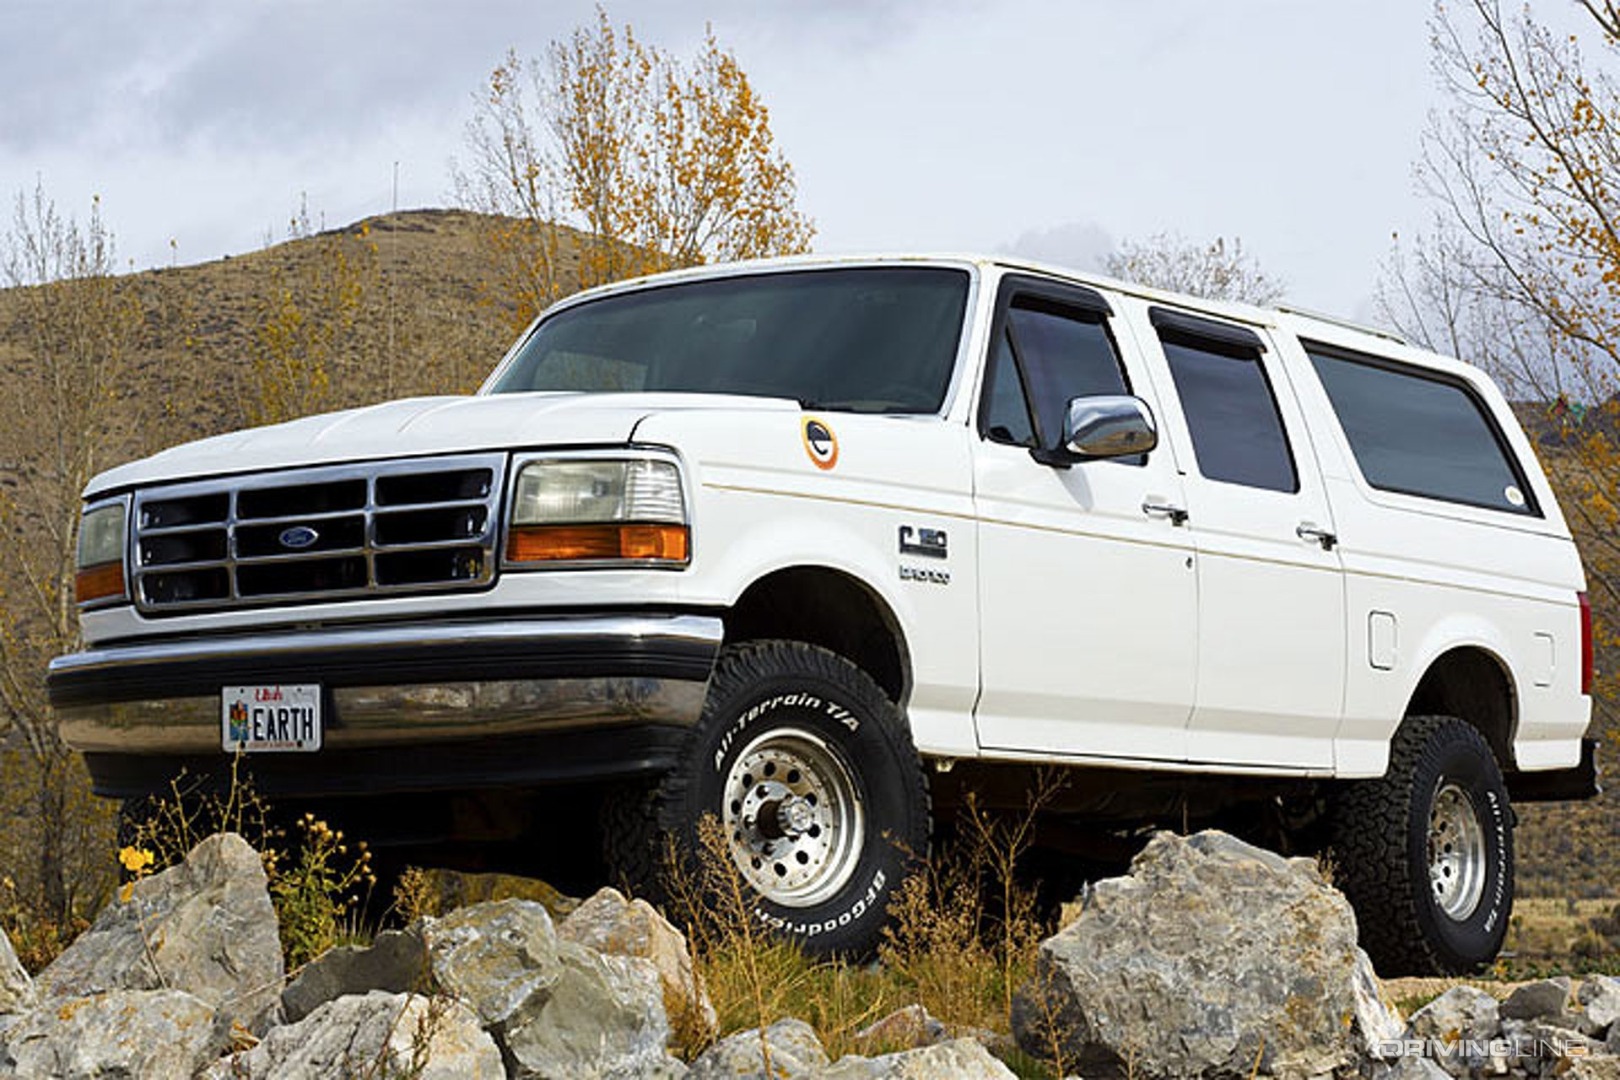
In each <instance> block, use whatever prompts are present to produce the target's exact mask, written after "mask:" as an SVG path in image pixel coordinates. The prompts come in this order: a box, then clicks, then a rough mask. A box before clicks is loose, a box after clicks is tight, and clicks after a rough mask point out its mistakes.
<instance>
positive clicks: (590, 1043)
mask: <svg viewBox="0 0 1620 1080" xmlns="http://www.w3.org/2000/svg"><path fill="white" fill-rule="evenodd" d="M557 959H558V962H559V963H558V966H559V969H560V970H559V973H558V978H557V980H556V982H555V983H553V984H552V985H551V986H550V987H549V989H548V990H545V991H539V992H536V993H534V994H532V995H531V996H530V998H529V999H528V1000H527V1001H526V1002H525V1003H524V1004H523V1006H522V1007H520V1008H519V1009H518V1010H517V1011H516V1012H514V1013H513V1014H512V1015H511V1016H510V1017H509V1018H508V1019H507V1020H506V1022H505V1024H504V1026H503V1029H502V1030H501V1032H500V1033H499V1034H498V1036H497V1037H498V1038H499V1039H500V1041H501V1046H502V1048H503V1049H504V1050H505V1052H506V1054H507V1056H508V1058H509V1059H510V1061H511V1062H512V1064H513V1068H512V1070H511V1075H512V1077H513V1078H514V1080H530V1078H533V1080H568V1078H572V1077H679V1076H683V1075H685V1073H686V1066H685V1065H683V1064H681V1063H680V1062H679V1061H678V1060H676V1059H675V1058H673V1057H671V1056H670V1055H669V1052H668V1050H667V1049H666V1048H665V1047H666V1045H667V1044H668V1042H669V1037H670V1026H669V1017H668V1015H667V1014H666V1013H665V1012H664V988H663V984H662V983H661V982H660V981H659V978H658V969H657V968H655V967H653V965H652V963H651V962H650V961H647V960H642V959H640V958H639V957H633V956H604V955H603V954H601V953H599V952H595V951H593V950H591V949H587V948H585V947H584V946H582V945H576V944H574V943H573V942H571V941H565V942H561V943H560V944H559V945H558V947H557Z"/></svg>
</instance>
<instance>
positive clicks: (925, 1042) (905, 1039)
mask: <svg viewBox="0 0 1620 1080" xmlns="http://www.w3.org/2000/svg"><path fill="white" fill-rule="evenodd" d="M946 1038H948V1033H947V1032H946V1030H945V1025H944V1024H943V1023H941V1022H940V1021H939V1020H936V1019H935V1018H934V1017H933V1016H932V1015H930V1013H929V1012H928V1010H927V1009H925V1008H923V1007H922V1006H921V1005H907V1006H906V1007H905V1008H903V1009H896V1010H894V1012H892V1013H890V1014H889V1015H887V1016H885V1017H882V1018H880V1019H878V1020H874V1021H873V1022H872V1023H870V1024H868V1025H867V1026H866V1027H863V1028H862V1029H861V1030H859V1031H857V1032H856V1033H855V1044H856V1045H857V1046H859V1047H860V1048H861V1049H863V1050H868V1051H872V1050H913V1049H916V1048H917V1047H919V1046H933V1045H934V1044H935V1043H942V1042H944V1041H945V1040H946ZM981 1041H982V1040H981Z"/></svg>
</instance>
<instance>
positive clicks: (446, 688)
mask: <svg viewBox="0 0 1620 1080" xmlns="http://www.w3.org/2000/svg"><path fill="white" fill-rule="evenodd" d="M723 634H724V627H723V625H722V623H721V621H720V619H719V618H717V617H713V616H707V615H591V616H552V617H546V618H506V619H500V620H495V621H489V622H478V623H400V624H385V625H365V626H341V627H331V628H326V629H316V630H303V631H278V632H266V633H261V634H255V635H252V636H231V637H208V638H184V639H175V640H161V641H153V642H146V643H141V644H131V645H115V646H108V647H105V648H99V649H92V650H89V651H86V652H82V653H74V654H72V655H69V656H63V657H59V658H57V659H56V660H54V661H53V662H52V663H51V666H50V673H49V675H48V678H47V684H48V687H49V690H50V696H51V702H52V705H53V706H54V707H55V709H56V712H57V715H58V717H59V718H60V720H61V725H62V728H61V730H62V735H63V738H64V739H65V740H66V741H67V743H68V745H69V746H71V747H73V748H74V749H76V750H80V751H83V752H85V753H86V754H91V755H109V754H111V755H119V756H125V755H192V754H207V753H221V752H222V751H221V746H222V737H221V718H220V688H221V687H222V686H227V685H254V684H260V683H263V684H272V683H282V684H286V683H310V684H319V685H320V686H321V687H323V688H324V689H325V690H326V691H327V709H326V731H325V736H324V746H325V749H323V750H322V752H321V754H325V753H326V749H330V750H332V751H344V750H350V749H362V748H369V747H386V746H417V745H420V744H422V743H431V742H434V741H438V740H444V741H447V742H450V741H456V742H459V741H465V740H476V739H482V738H485V737H490V738H496V739H499V738H502V737H506V736H516V735H534V734H537V733H549V732H566V731H571V730H578V729H581V728H603V727H616V726H621V725H624V726H635V725H641V726H645V725H649V724H650V725H665V726H667V725H675V726H689V725H690V724H692V723H694V722H696V720H697V718H698V714H699V713H700V711H701V710H702V707H703V698H704V694H705V692H706V690H707V685H708V678H709V673H710V671H711V670H712V668H713V666H714V659H715V656H716V655H717V653H718V652H719V648H720V642H721V639H722V637H723ZM316 756H317V757H319V756H321V755H316Z"/></svg>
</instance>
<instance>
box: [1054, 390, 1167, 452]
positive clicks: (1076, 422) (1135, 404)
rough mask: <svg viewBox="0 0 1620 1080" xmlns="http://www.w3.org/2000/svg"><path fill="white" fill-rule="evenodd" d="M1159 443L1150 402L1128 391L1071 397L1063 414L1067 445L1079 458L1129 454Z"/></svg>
mask: <svg viewBox="0 0 1620 1080" xmlns="http://www.w3.org/2000/svg"><path fill="white" fill-rule="evenodd" d="M1158 445H1159V431H1158V428H1157V426H1155V424H1154V423H1153V412H1152V410H1151V409H1149V408H1148V405H1147V402H1145V401H1143V400H1142V399H1141V398H1138V397H1131V396H1129V395H1126V394H1108V395H1101V396H1098V397H1078V398H1071V399H1070V401H1069V407H1068V409H1067V410H1066V411H1065V413H1064V418H1063V448H1064V449H1065V450H1067V451H1068V452H1069V453H1071V454H1073V455H1075V456H1076V457H1079V458H1114V457H1129V456H1130V455H1132V454H1145V453H1147V452H1148V451H1150V450H1152V449H1153V448H1154V447H1156V446H1158Z"/></svg>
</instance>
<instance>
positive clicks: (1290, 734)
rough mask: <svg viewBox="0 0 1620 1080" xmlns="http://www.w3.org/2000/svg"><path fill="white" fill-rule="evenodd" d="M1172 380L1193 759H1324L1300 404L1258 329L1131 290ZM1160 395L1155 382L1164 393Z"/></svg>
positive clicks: (1324, 551)
mask: <svg viewBox="0 0 1620 1080" xmlns="http://www.w3.org/2000/svg"><path fill="white" fill-rule="evenodd" d="M1132 310H1133V315H1134V319H1133V323H1134V325H1135V327H1136V330H1137V332H1138V334H1139V335H1141V336H1142V337H1144V338H1146V339H1148V341H1149V342H1151V345H1150V346H1149V348H1150V351H1153V352H1156V354H1157V359H1159V360H1160V361H1162V363H1163V365H1164V370H1165V371H1166V372H1167V373H1168V375H1169V381H1170V383H1171V385H1172V386H1173V387H1174V401H1173V402H1171V403H1169V404H1171V405H1172V406H1173V407H1172V408H1169V409H1167V410H1166V412H1167V415H1166V418H1165V426H1167V427H1169V428H1170V429H1171V432H1172V437H1175V438H1178V439H1181V440H1184V444H1183V445H1185V446H1186V447H1187V448H1188V450H1190V454H1185V455H1183V460H1185V461H1187V462H1189V467H1188V469H1187V475H1186V477H1185V484H1186V497H1187V514H1188V524H1189V527H1190V530H1191V533H1192V538H1193V541H1194V543H1195V544H1196V545H1197V565H1198V573H1197V581H1198V644H1197V657H1198V659H1197V667H1198V686H1197V692H1196V696H1195V704H1194V708H1193V713H1192V719H1191V722H1190V724H1189V725H1188V728H1187V753H1188V756H1189V758H1191V759H1192V760H1194V761H1205V762H1212V763H1221V764H1231V765H1250V766H1261V767H1264V766H1276V767H1288V768H1300V767H1305V768H1321V769H1328V768H1331V767H1332V765H1333V737H1334V733H1335V731H1336V729H1337V727H1338V724H1339V719H1340V716H1341V714H1342V711H1343V697H1344V680H1345V602H1344V580H1343V572H1342V566H1341V565H1340V559H1339V554H1338V550H1337V542H1336V537H1335V536H1334V524H1333V519H1332V515H1331V512H1330V509H1329V506H1328V500H1327V495H1326V492H1325V490H1324V487H1323V483H1322V478H1321V475H1320V470H1319V469H1318V467H1317V464H1316V458H1315V454H1314V452H1313V450H1312V448H1311V440H1310V437H1309V434H1308V432H1307V431H1306V429H1305V423H1304V418H1303V416H1302V414H1301V412H1300V409H1299V405H1298V403H1297V402H1296V401H1295V399H1294V397H1293V394H1292V391H1291V388H1290V385H1289V380H1288V378H1287V377H1286V373H1285V372H1284V371H1283V370H1282V368H1281V358H1280V357H1279V356H1278V355H1277V351H1276V349H1275V348H1273V347H1272V346H1271V344H1270V342H1269V340H1268V339H1267V338H1266V337H1264V336H1262V335H1263V334H1264V331H1263V330H1260V329H1258V328H1254V327H1249V326H1243V325H1240V324H1237V323H1231V322H1225V321H1220V320H1215V319H1210V318H1206V317H1204V316H1201V315H1195V314H1192V313H1189V312H1185V311H1181V310H1178V309H1173V308H1169V307H1165V306H1159V305H1151V306H1150V305H1147V304H1143V303H1140V302H1137V303H1136V304H1135V305H1133V309H1132ZM1166 396H1167V397H1169V396H1170V395H1169V394H1166Z"/></svg>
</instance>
